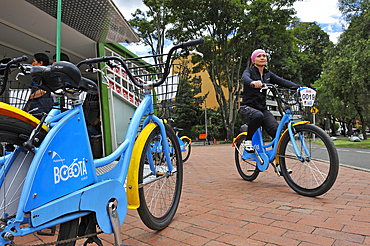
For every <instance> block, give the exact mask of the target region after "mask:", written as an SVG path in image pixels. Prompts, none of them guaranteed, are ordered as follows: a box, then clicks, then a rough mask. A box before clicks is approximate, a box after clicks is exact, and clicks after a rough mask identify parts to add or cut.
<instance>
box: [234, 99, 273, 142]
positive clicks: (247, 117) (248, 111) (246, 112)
mask: <svg viewBox="0 0 370 246" xmlns="http://www.w3.org/2000/svg"><path fill="white" fill-rule="evenodd" d="M239 116H240V118H241V119H242V120H243V121H244V123H246V124H248V133H247V140H252V137H253V134H254V133H255V132H256V131H257V129H258V128H259V127H260V126H262V128H263V129H264V130H265V131H266V132H267V134H269V135H270V136H271V137H272V138H274V137H275V135H276V130H277V127H278V123H277V121H276V119H275V117H274V116H273V115H272V113H271V112H270V111H268V110H267V109H266V110H262V111H260V110H257V109H255V108H252V107H249V106H241V107H240V109H239Z"/></svg>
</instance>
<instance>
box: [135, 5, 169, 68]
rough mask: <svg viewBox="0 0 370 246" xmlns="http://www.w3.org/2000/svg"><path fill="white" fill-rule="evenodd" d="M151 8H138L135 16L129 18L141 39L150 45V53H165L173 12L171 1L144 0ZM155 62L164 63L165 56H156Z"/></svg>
mask: <svg viewBox="0 0 370 246" xmlns="http://www.w3.org/2000/svg"><path fill="white" fill-rule="evenodd" d="M143 2H144V4H145V5H146V6H147V7H148V8H149V10H148V11H146V12H143V11H141V10H140V9H137V10H136V11H135V13H133V14H132V16H133V18H132V19H131V20H129V23H130V25H131V26H132V27H133V28H135V29H137V31H138V34H139V36H140V38H141V41H142V42H143V43H144V44H145V45H147V46H149V47H150V49H151V51H150V53H151V54H153V55H159V54H163V53H164V47H165V40H166V39H167V38H168V37H167V36H166V31H167V29H168V25H169V23H170V18H171V12H170V11H169V9H168V6H170V3H169V2H170V1H168V0H161V1H157V0H143ZM154 61H155V63H162V62H163V57H162V56H159V57H154Z"/></svg>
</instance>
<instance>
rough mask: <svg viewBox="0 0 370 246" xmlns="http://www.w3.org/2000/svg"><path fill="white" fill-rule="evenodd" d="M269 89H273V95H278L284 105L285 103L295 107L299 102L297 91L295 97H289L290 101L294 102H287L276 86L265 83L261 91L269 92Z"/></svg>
mask: <svg viewBox="0 0 370 246" xmlns="http://www.w3.org/2000/svg"><path fill="white" fill-rule="evenodd" d="M251 86H252V84H251ZM253 88H254V87H253ZM267 89H273V90H272V92H273V94H276V95H277V96H278V97H279V98H280V100H281V101H282V102H283V103H285V104H286V105H295V104H297V103H298V102H299V98H298V90H296V92H295V93H294V94H293V95H289V99H294V100H293V101H286V100H284V99H283V96H282V94H281V93H280V92H279V91H278V89H277V88H276V86H275V85H273V84H269V83H263V84H262V88H261V91H262V90H267ZM290 90H292V89H290Z"/></svg>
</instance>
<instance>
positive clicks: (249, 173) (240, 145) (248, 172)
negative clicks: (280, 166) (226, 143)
mask: <svg viewBox="0 0 370 246" xmlns="http://www.w3.org/2000/svg"><path fill="white" fill-rule="evenodd" d="M246 138H247V137H246V136H245V135H243V136H241V137H240V138H239V139H238V141H237V143H236V146H235V164H236V168H237V169H238V172H239V174H240V176H241V177H242V178H243V179H245V180H247V181H253V180H255V179H256V178H257V177H258V174H259V173H260V171H259V169H258V167H257V162H256V161H254V160H249V159H247V158H245V156H243V154H244V153H245V150H244V141H245V140H246Z"/></svg>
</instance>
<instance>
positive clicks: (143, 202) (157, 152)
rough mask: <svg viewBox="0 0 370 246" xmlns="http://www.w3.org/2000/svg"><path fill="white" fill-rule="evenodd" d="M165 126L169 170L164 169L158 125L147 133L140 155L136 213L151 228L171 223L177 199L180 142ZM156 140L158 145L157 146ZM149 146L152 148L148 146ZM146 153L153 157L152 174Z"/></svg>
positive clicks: (181, 173) (161, 227)
mask: <svg viewBox="0 0 370 246" xmlns="http://www.w3.org/2000/svg"><path fill="white" fill-rule="evenodd" d="M165 128H166V134H167V139H168V141H169V143H170V145H171V146H170V149H171V150H173V151H171V153H170V156H171V162H172V166H173V168H174V170H173V173H172V174H170V173H169V171H168V167H167V163H166V157H165V155H164V152H163V149H164V148H163V142H162V141H161V130H160V128H159V126H157V127H156V128H154V130H153V131H152V132H151V133H150V135H149V137H148V139H147V140H146V143H145V145H144V150H143V155H142V156H141V159H140V168H139V197H140V207H139V208H138V213H139V215H140V218H141V220H142V221H143V222H144V224H145V225H146V226H147V227H149V228H150V229H153V230H162V229H164V228H166V227H167V226H168V225H169V224H170V223H171V221H172V219H173V217H174V215H175V213H176V210H177V207H178V205H179V202H180V196H181V189H182V178H183V166H182V159H181V151H180V145H179V142H178V140H177V136H176V134H175V132H174V131H173V130H172V128H171V127H170V126H168V125H167V124H165ZM158 143H160V144H161V145H162V146H161V147H158V146H157V145H158ZM151 146H156V148H155V149H151ZM148 155H150V157H152V159H153V163H154V169H155V174H153V172H152V171H151V169H150V166H149V161H148Z"/></svg>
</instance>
